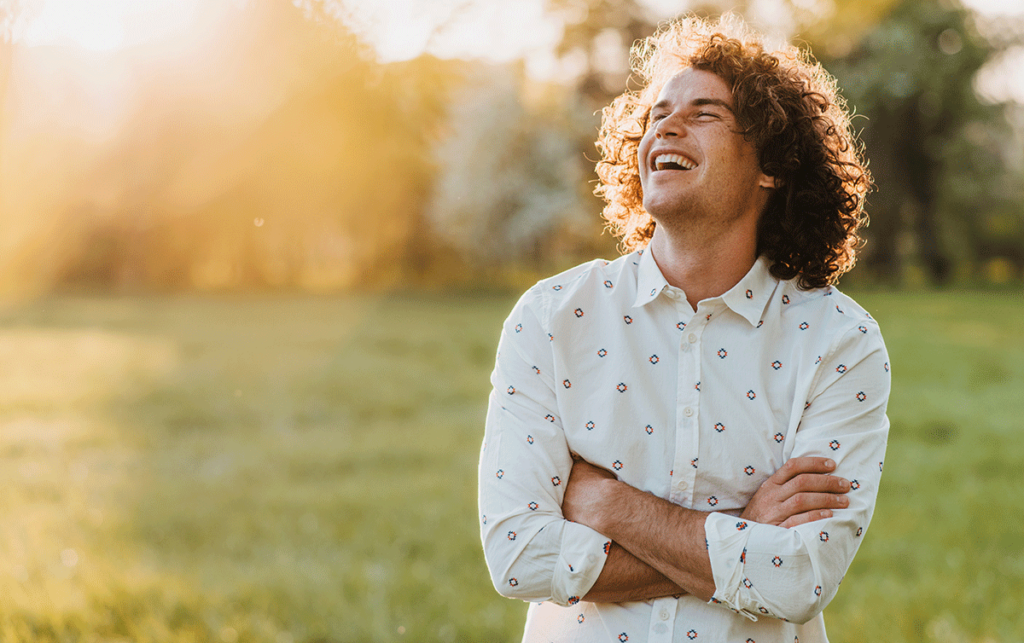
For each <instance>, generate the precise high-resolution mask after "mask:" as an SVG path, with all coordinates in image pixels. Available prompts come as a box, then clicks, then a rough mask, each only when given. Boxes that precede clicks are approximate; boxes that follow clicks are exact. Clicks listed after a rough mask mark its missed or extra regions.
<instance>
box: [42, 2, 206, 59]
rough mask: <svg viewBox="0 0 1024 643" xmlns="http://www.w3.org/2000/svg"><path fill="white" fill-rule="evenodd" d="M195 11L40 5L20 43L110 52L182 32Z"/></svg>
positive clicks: (140, 5) (170, 5)
mask: <svg viewBox="0 0 1024 643" xmlns="http://www.w3.org/2000/svg"><path fill="white" fill-rule="evenodd" d="M195 9H196V1H195V0H92V1H91V2H81V0H44V1H43V2H42V4H41V6H40V7H39V10H38V12H37V13H36V14H35V15H34V16H32V17H31V18H30V20H29V22H28V24H27V25H26V30H25V35H24V40H23V42H24V44H26V45H29V46H39V45H63V46H76V47H81V48H83V49H88V50H92V51H112V50H116V49H120V48H122V47H128V46H132V45H136V44H140V43H142V42H145V41H147V40H151V39H154V38H159V37H162V36H166V35H168V34H171V33H174V32H175V31H178V30H180V29H182V28H183V27H185V26H186V25H187V23H188V21H189V20H190V18H191V16H192V14H193V12H194V11H195Z"/></svg>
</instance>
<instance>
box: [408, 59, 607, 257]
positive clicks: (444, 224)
mask: <svg viewBox="0 0 1024 643" xmlns="http://www.w3.org/2000/svg"><path fill="white" fill-rule="evenodd" d="M523 93H524V80H523V76H522V71H521V69H518V70H517V69H516V68H513V67H499V68H494V67H481V68H478V69H477V70H475V73H474V74H471V75H470V76H469V78H467V80H466V82H465V84H464V85H463V86H462V89H461V91H459V92H457V93H456V94H455V95H454V97H453V100H452V103H451V105H450V108H449V113H448V117H447V121H446V128H445V130H446V134H447V135H446V136H444V137H443V138H442V139H441V140H440V141H439V142H438V145H437V147H436V152H435V159H436V163H437V170H438V174H437V179H436V184H435V186H434V193H433V198H432V200H431V202H430V205H429V207H428V216H429V218H430V222H431V224H432V226H433V230H434V232H435V234H436V235H437V237H438V239H439V242H440V243H441V244H442V245H444V246H447V247H449V248H451V249H453V250H455V251H456V252H458V253H460V254H461V255H462V256H464V257H466V258H468V259H469V260H470V262H471V263H473V264H474V265H477V266H481V265H484V266H486V265H490V266H494V265H496V264H499V263H510V262H524V261H525V262H533V263H536V262H538V261H544V260H546V259H550V253H549V250H550V249H551V248H552V246H553V243H552V242H553V241H554V239H553V238H554V237H555V235H556V233H563V232H567V228H571V227H574V226H572V225H571V224H573V223H577V224H578V223H580V217H581V211H582V210H583V209H584V205H583V203H582V202H581V198H580V196H581V195H580V186H581V185H583V184H584V179H583V176H582V173H581V172H580V166H579V163H578V162H577V159H576V154H575V147H574V141H573V138H572V134H573V129H574V128H573V125H574V123H573V119H572V117H571V115H570V113H569V112H568V111H567V110H562V109H559V108H558V106H557V103H556V104H555V105H550V104H549V105H545V106H544V107H543V108H541V109H537V108H531V107H530V106H528V105H526V104H524V100H523ZM596 221H597V220H596V218H595V219H594V223H595V224H596Z"/></svg>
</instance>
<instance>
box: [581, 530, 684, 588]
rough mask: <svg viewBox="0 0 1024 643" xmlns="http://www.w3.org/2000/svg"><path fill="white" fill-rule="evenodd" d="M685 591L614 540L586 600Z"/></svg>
mask: <svg viewBox="0 0 1024 643" xmlns="http://www.w3.org/2000/svg"><path fill="white" fill-rule="evenodd" d="M685 593H686V591H685V590H684V589H683V588H682V587H679V586H678V585H676V584H675V583H673V582H672V581H670V580H669V579H668V578H666V577H665V575H664V574H662V573H661V572H659V571H658V570H656V569H654V568H653V567H651V566H650V565H648V564H647V563H645V562H644V561H642V560H640V559H639V558H637V557H636V556H634V555H633V554H631V553H629V552H628V551H626V550H625V549H623V548H622V547H620V546H618V545H616V544H614V543H612V545H611V550H610V551H609V552H608V560H606V561H605V564H604V568H603V569H602V570H601V575H600V576H598V577H597V582H595V583H594V586H593V587H591V588H590V591H589V592H587V595H586V596H584V597H583V600H585V601H590V602H592V603H625V602H628V601H646V600H650V599H653V598H661V597H663V596H677V595H679V594H685Z"/></svg>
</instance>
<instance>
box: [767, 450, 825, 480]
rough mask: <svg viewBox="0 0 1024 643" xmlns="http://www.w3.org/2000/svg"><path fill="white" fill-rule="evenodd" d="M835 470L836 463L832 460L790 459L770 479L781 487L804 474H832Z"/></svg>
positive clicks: (814, 457)
mask: <svg viewBox="0 0 1024 643" xmlns="http://www.w3.org/2000/svg"><path fill="white" fill-rule="evenodd" d="M835 468H836V463H835V461H834V460H832V459H831V458H819V457H816V456H803V457H800V458H790V459H789V460H786V463H785V464H783V465H782V466H781V467H779V470H778V471H776V472H775V473H774V474H773V475H772V477H771V478H769V479H770V480H771V481H772V482H774V483H775V484H779V485H781V484H785V483H787V482H789V481H790V480H792V479H793V478H795V477H797V476H799V475H800V474H803V473H831V472H832V471H833V470H835Z"/></svg>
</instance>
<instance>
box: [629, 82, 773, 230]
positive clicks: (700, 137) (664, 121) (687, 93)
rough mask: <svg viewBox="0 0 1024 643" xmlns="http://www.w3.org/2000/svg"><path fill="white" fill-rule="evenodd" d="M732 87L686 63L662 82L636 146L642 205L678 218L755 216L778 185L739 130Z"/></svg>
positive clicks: (659, 215) (658, 217)
mask: <svg viewBox="0 0 1024 643" xmlns="http://www.w3.org/2000/svg"><path fill="white" fill-rule="evenodd" d="M733 109H734V107H733V99H732V92H731V91H730V89H729V87H728V85H726V84H725V81H723V80H722V79H721V78H719V77H718V76H717V75H715V74H713V73H711V72H708V71H701V70H696V69H686V70H684V71H682V72H681V73H679V74H677V75H676V76H674V77H673V78H672V79H671V80H669V81H668V83H666V84H665V86H664V87H663V88H662V90H661V93H660V94H659V95H658V100H657V102H656V103H655V104H654V107H652V108H651V114H650V121H649V123H648V127H647V132H646V133H645V134H644V136H643V138H642V139H641V140H640V147H639V150H638V155H639V165H640V183H641V185H642V186H643V193H644V209H645V210H647V212H649V213H650V214H651V216H653V217H654V219H655V221H658V222H659V223H663V224H664V223H667V222H669V221H670V220H671V219H672V218H673V217H684V218H688V219H693V218H700V217H703V218H705V219H706V218H709V217H710V218H712V219H714V220H717V221H729V220H732V219H733V218H739V217H748V218H749V217H753V221H754V222H755V223H756V220H757V217H758V216H760V212H761V209H763V207H764V203H765V199H766V198H767V196H766V194H765V190H764V188H770V187H774V181H773V179H772V178H771V177H769V176H767V175H765V174H764V173H762V172H761V169H760V166H759V164H758V162H757V153H756V151H755V150H754V147H753V145H751V144H750V143H749V142H748V141H747V140H746V139H744V138H743V136H742V134H740V133H739V129H740V128H739V126H738V124H737V122H736V117H735V114H734V112H733Z"/></svg>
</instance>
